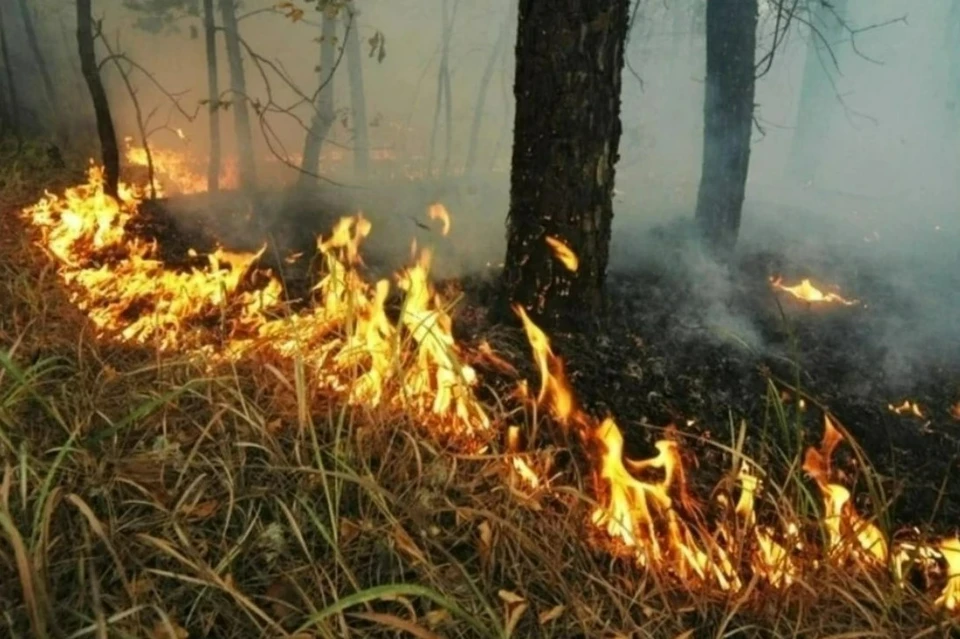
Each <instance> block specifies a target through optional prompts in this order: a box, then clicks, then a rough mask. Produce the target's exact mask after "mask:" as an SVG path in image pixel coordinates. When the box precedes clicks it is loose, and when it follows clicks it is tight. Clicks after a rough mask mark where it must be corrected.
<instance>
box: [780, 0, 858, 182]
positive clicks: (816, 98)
mask: <svg viewBox="0 0 960 639" xmlns="http://www.w3.org/2000/svg"><path fill="white" fill-rule="evenodd" d="M811 7H813V8H811V10H810V11H811V16H810V21H811V24H812V25H813V27H815V28H816V31H814V29H813V28H809V29H808V31H809V35H808V37H809V40H808V41H807V59H806V61H805V62H804V67H803V84H801V87H800V107H799V110H798V111H797V128H796V129H795V130H794V132H793V143H792V145H791V151H790V169H791V173H792V176H793V178H794V179H795V180H799V181H800V182H802V183H808V182H811V181H812V180H813V178H814V177H815V175H816V168H817V164H818V160H819V158H820V155H821V151H822V149H823V146H824V143H825V142H826V139H827V136H828V135H829V134H830V121H831V120H832V115H833V114H834V108H833V107H835V106H836V103H837V100H838V98H837V92H836V90H835V89H834V84H833V79H832V77H831V67H833V66H834V55H835V54H834V53H832V48H834V47H835V46H836V45H837V43H838V42H839V41H840V40H841V39H842V38H843V20H845V19H846V10H847V0H832V2H831V4H830V6H829V7H826V6H824V5H823V4H822V3H820V2H813V3H811Z"/></svg>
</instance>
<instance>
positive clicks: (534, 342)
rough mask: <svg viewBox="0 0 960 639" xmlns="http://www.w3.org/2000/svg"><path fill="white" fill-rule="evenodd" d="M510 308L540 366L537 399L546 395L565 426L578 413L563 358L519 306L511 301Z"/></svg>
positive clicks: (541, 400)
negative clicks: (520, 323) (521, 324)
mask: <svg viewBox="0 0 960 639" xmlns="http://www.w3.org/2000/svg"><path fill="white" fill-rule="evenodd" d="M513 311H514V312H515V313H516V314H517V315H518V316H519V317H520V320H521V321H522V322H523V329H524V331H525V332H526V334H527V341H529V342H530V347H531V348H532V349H533V356H534V360H535V361H536V363H537V368H538V369H539V370H540V394H539V395H538V396H537V401H538V402H540V403H543V402H544V401H546V400H547V399H549V400H550V404H551V407H552V409H553V412H554V416H555V417H556V418H557V420H558V421H559V422H560V423H561V424H563V425H564V426H568V425H569V424H570V421H571V420H572V419H573V418H574V417H576V416H577V415H578V414H579V413H578V412H577V411H576V409H575V407H574V401H573V391H572V390H571V388H570V384H569V383H568V382H567V377H566V374H565V373H564V370H563V360H561V359H560V358H559V357H557V356H556V355H554V354H553V351H552V350H551V349H550V339H549V338H548V337H547V335H546V334H545V333H544V332H543V331H542V330H541V329H540V327H539V326H537V325H536V324H534V323H533V321H532V320H531V319H530V317H529V316H528V315H527V312H526V311H525V310H524V309H523V307H522V306H520V305H519V304H515V305H514V306H513Z"/></svg>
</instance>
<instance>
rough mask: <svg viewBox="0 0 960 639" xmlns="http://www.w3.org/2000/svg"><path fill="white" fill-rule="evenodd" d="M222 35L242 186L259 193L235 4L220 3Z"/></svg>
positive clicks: (228, 1)
mask: <svg viewBox="0 0 960 639" xmlns="http://www.w3.org/2000/svg"><path fill="white" fill-rule="evenodd" d="M220 15H221V18H222V19H223V35H224V40H225V41H226V44H227V61H228V62H229V63H230V93H231V94H233V99H232V105H231V106H232V108H233V116H234V125H235V127H236V136H237V155H238V160H239V169H240V186H241V188H243V190H245V191H248V192H253V191H256V189H257V164H256V161H255V160H254V157H253V134H252V133H251V131H250V111H249V107H248V106H247V102H248V101H249V99H250V96H249V95H248V94H247V80H246V78H245V77H244V75H243V57H242V56H241V55H240V28H239V26H238V25H237V6H236V3H235V2H234V0H220Z"/></svg>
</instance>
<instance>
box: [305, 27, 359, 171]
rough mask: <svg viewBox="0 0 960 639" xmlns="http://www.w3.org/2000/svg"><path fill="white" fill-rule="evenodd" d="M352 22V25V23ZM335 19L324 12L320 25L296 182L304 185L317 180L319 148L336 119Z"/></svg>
mask: <svg viewBox="0 0 960 639" xmlns="http://www.w3.org/2000/svg"><path fill="white" fill-rule="evenodd" d="M351 26H352V25H351ZM336 47H337V19H336V17H335V16H334V15H332V14H331V13H327V12H324V15H323V23H322V25H321V27H320V87H319V88H318V89H317V102H316V108H317V112H316V113H314V115H313V120H312V121H311V122H310V130H309V131H308V132H307V137H306V139H305V140H304V142H303V162H302V163H301V165H300V167H301V169H303V171H302V172H301V173H300V178H299V180H298V183H299V186H301V187H306V186H308V185H310V184H313V183H314V182H315V181H316V178H315V176H316V172H317V167H318V166H319V165H320V150H321V148H322V147H323V140H324V139H325V138H326V137H327V134H328V133H330V128H331V127H332V126H333V122H334V120H335V119H336V112H335V111H334V108H333V73H334V71H336V68H335V67H336V65H337V59H336V58H337V48H336Z"/></svg>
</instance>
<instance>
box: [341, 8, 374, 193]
mask: <svg viewBox="0 0 960 639" xmlns="http://www.w3.org/2000/svg"><path fill="white" fill-rule="evenodd" d="M347 11H348V12H349V13H348V15H349V16H350V27H349V29H348V30H347V35H346V43H345V45H346V47H347V51H346V55H347V74H348V75H349V77H350V107H351V109H353V170H354V172H355V173H356V174H357V176H358V177H366V175H367V171H368V169H369V163H370V135H369V128H368V126H369V125H368V124H367V97H366V94H365V93H364V90H363V52H362V51H361V50H360V29H359V28H358V25H357V17H358V15H359V12H358V11H357V8H356V5H355V3H353V2H350V4H348V5H347Z"/></svg>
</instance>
